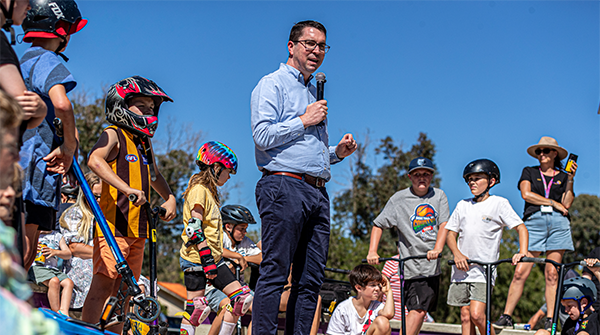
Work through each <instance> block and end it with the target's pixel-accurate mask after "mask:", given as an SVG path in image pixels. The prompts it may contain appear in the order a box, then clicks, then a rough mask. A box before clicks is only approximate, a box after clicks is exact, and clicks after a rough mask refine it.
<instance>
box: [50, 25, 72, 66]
mask: <svg viewBox="0 0 600 335" xmlns="http://www.w3.org/2000/svg"><path fill="white" fill-rule="evenodd" d="M70 29H71V26H70V25H69V30H70ZM54 34H55V35H56V36H58V37H59V38H60V44H59V45H58V48H56V51H54V53H56V54H57V55H59V56H60V57H61V58H62V59H63V60H64V61H65V62H68V61H69V57H67V56H65V54H64V53H62V52H61V50H63V49H64V48H65V47H66V46H67V43H68V42H67V37H66V36H63V35H60V34H58V33H56V32H55V33H54Z"/></svg>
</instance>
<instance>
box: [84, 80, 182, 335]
mask: <svg viewBox="0 0 600 335" xmlns="http://www.w3.org/2000/svg"><path fill="white" fill-rule="evenodd" d="M164 101H171V102H172V101H173V100H172V99H171V98H170V97H169V96H168V95H167V94H166V93H165V92H164V91H163V90H162V89H161V88H160V87H159V86H158V85H156V83H154V82H153V81H151V80H148V79H146V78H143V77H139V76H133V77H130V78H126V79H123V80H121V81H119V82H117V83H115V84H114V85H112V86H111V87H110V88H109V90H108V93H107V96H106V110H105V113H106V120H107V121H108V122H110V123H112V124H113V125H112V126H110V127H107V128H106V129H104V132H102V135H100V139H99V140H98V142H97V143H96V145H94V148H93V149H92V152H91V153H90V158H89V160H88V166H89V167H90V169H91V170H92V171H93V172H94V173H96V175H98V177H100V178H101V179H102V193H101V197H100V200H99V205H100V208H101V209H102V212H103V213H104V216H105V217H106V221H107V223H108V226H109V228H110V230H111V232H112V233H113V235H114V236H115V240H116V242H117V244H118V245H119V248H120V249H121V252H122V253H123V256H124V257H125V260H126V261H127V263H128V264H129V267H130V268H131V271H132V272H133V275H134V276H135V278H139V276H140V273H141V271H142V261H143V258H144V245H145V243H146V238H148V219H149V218H148V217H147V216H146V211H145V210H143V209H142V207H141V206H142V205H144V204H145V203H146V201H147V199H149V197H150V186H152V188H153V189H154V190H155V191H156V192H157V193H158V194H159V195H160V196H161V197H162V198H163V199H164V200H165V203H164V204H163V205H162V207H164V208H165V209H166V214H165V216H164V217H163V220H165V221H170V220H172V219H174V218H175V210H176V201H175V196H174V195H173V193H171V188H170V187H169V184H167V182H166V180H165V178H164V177H163V176H162V174H161V173H160V171H159V170H158V168H157V167H156V162H155V159H154V157H153V156H154V155H153V151H152V143H151V142H150V138H151V137H152V136H153V135H154V132H155V130H156V127H157V125H158V111H159V107H160V105H161V104H162V102H164ZM130 195H135V196H136V197H137V200H136V201H135V202H130V201H129V196H130ZM148 201H149V200H148ZM93 260H94V265H93V268H94V277H93V278H92V284H91V286H90V290H89V293H88V296H87V297H86V301H85V303H84V306H83V312H82V319H83V320H84V321H86V322H90V323H96V322H98V320H99V319H100V314H101V313H102V306H103V305H104V303H105V301H106V299H107V298H108V297H109V296H111V295H116V293H117V292H118V289H119V282H120V281H119V280H118V277H119V274H118V273H117V271H116V268H115V264H116V261H115V259H114V257H113V255H112V252H111V251H110V248H109V246H108V243H107V242H106V240H105V237H104V236H103V235H102V233H101V231H100V229H98V227H96V233H95V236H94V255H93ZM125 309H127V305H126V306H125ZM109 328H110V329H109V330H111V331H113V332H116V333H121V328H122V324H119V325H116V326H114V327H109Z"/></svg>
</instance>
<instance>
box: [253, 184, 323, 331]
mask: <svg viewBox="0 0 600 335" xmlns="http://www.w3.org/2000/svg"><path fill="white" fill-rule="evenodd" d="M256 203H257V206H258V211H259V214H260V218H261V225H262V238H261V241H262V251H263V260H262V262H261V264H260V277H259V279H258V283H257V285H256V292H255V295H254V303H253V306H252V333H253V334H256V335H264V334H273V335H275V334H276V333H277V324H278V321H277V314H278V312H279V300H280V299H281V293H282V292H283V287H284V285H285V284H286V283H287V278H288V275H289V269H290V265H292V263H293V269H292V290H291V293H290V298H289V301H288V304H287V316H286V334H294V335H297V334H309V333H310V328H311V325H312V321H313V317H314V314H315V309H316V306H317V298H318V294H319V290H320V288H321V284H322V283H323V277H324V269H325V264H326V263H327V252H328V250H329V196H328V195H327V191H326V190H325V188H324V187H322V188H316V187H314V186H312V185H310V184H308V183H306V182H305V181H303V180H299V179H295V178H293V177H288V176H281V175H270V176H264V177H263V178H261V179H260V180H259V181H258V183H257V184H256Z"/></svg>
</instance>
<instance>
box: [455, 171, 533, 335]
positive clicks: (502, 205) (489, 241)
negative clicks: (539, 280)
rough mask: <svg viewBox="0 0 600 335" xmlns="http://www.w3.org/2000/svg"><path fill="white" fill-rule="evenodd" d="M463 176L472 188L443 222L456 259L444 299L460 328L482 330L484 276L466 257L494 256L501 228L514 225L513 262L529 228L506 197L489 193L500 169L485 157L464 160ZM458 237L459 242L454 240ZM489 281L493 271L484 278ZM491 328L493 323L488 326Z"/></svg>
mask: <svg viewBox="0 0 600 335" xmlns="http://www.w3.org/2000/svg"><path fill="white" fill-rule="evenodd" d="M463 178H464V179H465V182H466V183H467V185H469V188H470V189H471V193H472V194H473V197H472V198H469V199H464V200H461V201H460V202H459V203H458V204H457V205H456V208H455V210H454V212H452V215H451V216H450V219H449V220H448V223H447V224H446V228H445V229H447V230H448V236H447V238H446V243H447V244H448V247H449V248H450V250H451V251H452V253H453V254H454V261H455V262H456V265H454V266H452V279H451V282H452V283H451V284H450V288H449V290H448V305H450V306H458V307H460V308H461V325H462V333H463V334H468V333H470V334H475V326H477V328H479V332H480V333H481V334H484V333H485V332H486V325H485V305H486V294H485V292H486V289H485V288H486V278H485V272H484V271H483V268H482V267H481V266H479V265H469V264H468V263H467V260H468V259H470V258H472V259H477V260H479V261H482V262H494V261H497V260H498V257H499V256H500V240H501V238H502V229H503V228H504V227H507V228H509V229H515V230H516V231H517V232H518V234H519V247H520V251H519V253H517V254H515V255H514V256H513V258H512V263H513V265H516V264H517V262H519V261H520V260H521V258H523V257H525V256H526V255H527V245H528V240H529V234H528V232H527V228H526V227H525V225H524V224H523V221H522V220H521V218H520V217H519V216H518V215H517V213H515V211H514V209H513V208H512V207H511V206H510V203H509V202H508V200H506V199H505V198H502V197H499V196H496V195H490V194H489V191H490V189H491V188H492V187H494V186H495V185H496V184H498V183H500V170H499V169H498V166H497V165H496V164H495V163H494V162H492V161H491V160H489V159H478V160H475V161H473V162H471V163H469V164H468V165H467V166H466V167H465V169H464V172H463ZM457 238H458V242H457ZM489 280H491V281H492V285H494V281H495V276H493V278H491V279H489ZM491 332H492V334H495V333H494V329H493V328H492V329H491Z"/></svg>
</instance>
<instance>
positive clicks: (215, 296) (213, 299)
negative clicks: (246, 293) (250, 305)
mask: <svg viewBox="0 0 600 335" xmlns="http://www.w3.org/2000/svg"><path fill="white" fill-rule="evenodd" d="M250 294H252V295H253V296H254V291H250ZM204 295H205V296H206V300H208V306H209V307H210V309H212V311H213V312H215V313H217V312H218V311H219V304H220V303H221V301H223V299H227V295H226V294H225V293H223V291H221V290H219V289H217V288H215V287H214V286H212V287H211V288H210V289H209V288H208V286H207V288H206V293H205V294H204Z"/></svg>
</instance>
